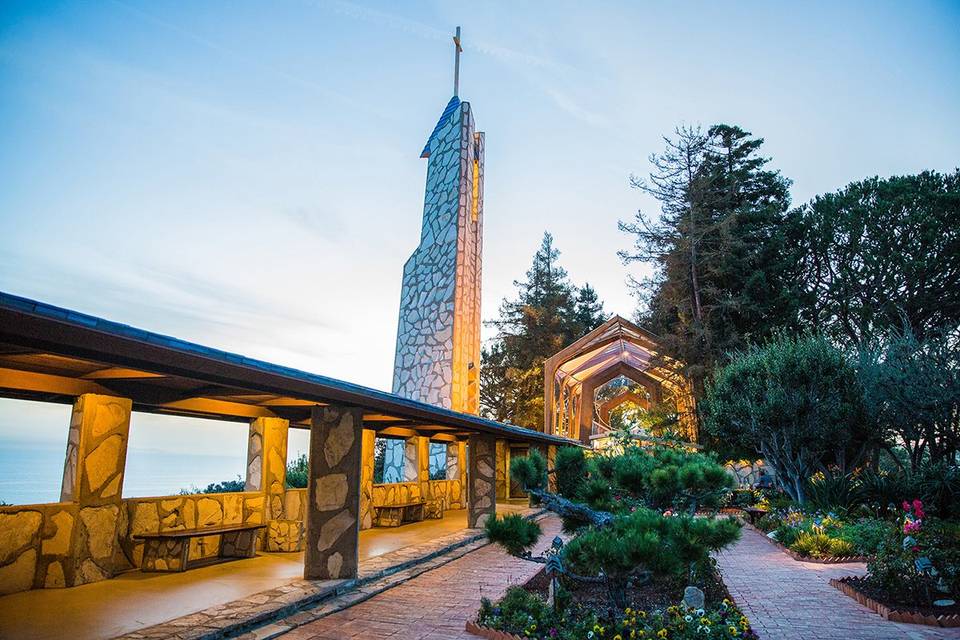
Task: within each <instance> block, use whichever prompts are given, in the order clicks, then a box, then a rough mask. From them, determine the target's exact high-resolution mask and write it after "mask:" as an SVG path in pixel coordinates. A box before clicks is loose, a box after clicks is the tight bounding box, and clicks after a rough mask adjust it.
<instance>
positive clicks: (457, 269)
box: [393, 101, 483, 413]
mask: <svg viewBox="0 0 960 640" xmlns="http://www.w3.org/2000/svg"><path fill="white" fill-rule="evenodd" d="M454 105H455V106H454ZM451 109H452V111H450V110H451ZM448 111H450V113H449V115H448V114H447V112H445V113H444V118H445V121H444V120H443V119H442V120H441V125H440V126H439V128H438V130H437V131H436V132H435V133H434V135H433V136H432V137H431V139H430V142H429V164H428V167H427V184H426V193H425V196H424V207H423V226H422V229H421V234H420V244H419V246H418V247H417V249H416V250H415V251H414V253H413V255H412V256H411V257H410V259H409V260H408V261H407V263H406V264H405V265H404V268H403V286H402V289H401V294H400V317H399V322H398V327H397V349H396V356H395V361H394V379H393V392H394V393H397V394H399V395H401V396H404V397H407V398H412V399H415V400H420V401H423V402H428V403H430V404H434V405H437V406H441V407H444V408H448V409H455V410H458V411H467V412H470V413H476V412H477V410H478V408H479V404H478V397H479V396H478V391H477V379H478V374H479V366H480V362H479V352H480V333H479V331H480V257H481V235H482V202H483V200H482V191H483V189H482V171H483V162H482V160H483V157H482V148H483V141H482V134H477V133H476V131H475V127H474V122H473V115H472V112H471V109H470V105H469V104H468V103H465V102H462V103H458V104H457V103H454V102H453V101H451V105H450V106H448Z"/></svg>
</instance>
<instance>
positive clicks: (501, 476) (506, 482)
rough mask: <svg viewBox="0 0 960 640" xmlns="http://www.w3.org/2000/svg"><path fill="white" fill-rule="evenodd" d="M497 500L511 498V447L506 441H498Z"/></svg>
mask: <svg viewBox="0 0 960 640" xmlns="http://www.w3.org/2000/svg"><path fill="white" fill-rule="evenodd" d="M496 449H497V460H496V463H497V500H506V499H507V498H509V497H510V447H508V446H507V442H506V441H505V440H497V447H496Z"/></svg>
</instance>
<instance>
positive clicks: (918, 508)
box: [913, 500, 924, 518]
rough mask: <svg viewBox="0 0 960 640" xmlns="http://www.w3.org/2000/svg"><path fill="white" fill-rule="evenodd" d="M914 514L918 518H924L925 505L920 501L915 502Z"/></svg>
mask: <svg viewBox="0 0 960 640" xmlns="http://www.w3.org/2000/svg"><path fill="white" fill-rule="evenodd" d="M913 514H914V515H915V516H917V517H918V518H922V517H923V515H924V514H923V503H922V502H920V500H914V501H913Z"/></svg>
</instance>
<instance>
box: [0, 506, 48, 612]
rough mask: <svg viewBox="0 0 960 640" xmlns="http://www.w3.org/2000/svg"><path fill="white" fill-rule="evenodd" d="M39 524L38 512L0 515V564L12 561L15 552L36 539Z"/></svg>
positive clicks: (40, 519)
mask: <svg viewBox="0 0 960 640" xmlns="http://www.w3.org/2000/svg"><path fill="white" fill-rule="evenodd" d="M41 522H43V517H42V516H41V515H40V512H39V511H19V512H17V513H0V564H5V563H7V562H9V561H10V560H12V559H13V558H14V557H16V554H17V552H19V551H21V550H22V549H23V547H25V546H26V545H28V544H30V543H31V542H32V541H33V540H35V539H36V537H37V536H38V535H39V534H40V523H41ZM10 593H12V592H10Z"/></svg>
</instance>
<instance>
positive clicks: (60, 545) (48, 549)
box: [42, 511, 73, 586]
mask: <svg viewBox="0 0 960 640" xmlns="http://www.w3.org/2000/svg"><path fill="white" fill-rule="evenodd" d="M50 522H51V523H52V524H53V527H54V533H53V535H52V536H51V537H49V538H47V539H46V540H44V541H43V546H42V550H43V554H44V555H50V556H62V555H64V554H66V553H67V552H68V551H69V550H70V534H71V533H73V516H71V515H70V514H69V513H67V512H66V511H57V512H56V513H55V514H53V515H52V516H51V517H50ZM49 575H50V573H49V571H48V572H47V576H48V578H47V579H48V580H49ZM60 575H61V577H62V576H63V569H61V570H60ZM60 586H63V585H60Z"/></svg>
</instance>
